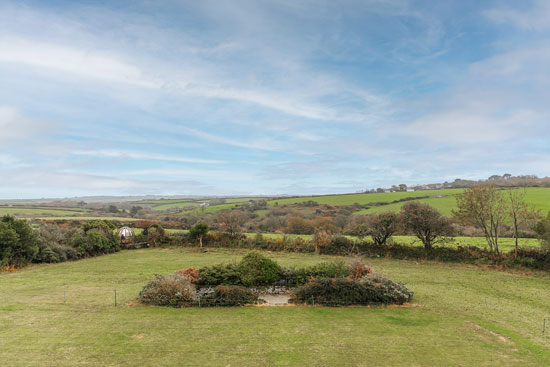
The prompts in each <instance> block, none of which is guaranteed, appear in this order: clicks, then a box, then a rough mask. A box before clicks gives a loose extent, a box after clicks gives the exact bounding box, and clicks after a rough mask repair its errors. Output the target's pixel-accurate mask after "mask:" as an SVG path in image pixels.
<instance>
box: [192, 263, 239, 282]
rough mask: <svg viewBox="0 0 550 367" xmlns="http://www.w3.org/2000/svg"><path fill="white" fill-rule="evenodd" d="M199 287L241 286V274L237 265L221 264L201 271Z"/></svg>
mask: <svg viewBox="0 0 550 367" xmlns="http://www.w3.org/2000/svg"><path fill="white" fill-rule="evenodd" d="M197 285H198V286H199V287H215V286H217V285H241V274H240V272H239V269H238V268H237V265H236V264H227V265H225V264H219V265H214V266H207V267H204V268H201V269H200V275H199V280H198V282H197Z"/></svg>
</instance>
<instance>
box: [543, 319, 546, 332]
mask: <svg viewBox="0 0 550 367" xmlns="http://www.w3.org/2000/svg"><path fill="white" fill-rule="evenodd" d="M545 330H546V317H545V318H544V320H542V335H544V331H545Z"/></svg>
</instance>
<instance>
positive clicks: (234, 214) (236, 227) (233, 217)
mask: <svg viewBox="0 0 550 367" xmlns="http://www.w3.org/2000/svg"><path fill="white" fill-rule="evenodd" d="M244 222H245V217H244V216H243V215H242V213H241V212H240V211H237V210H232V211H223V212H220V213H219V214H218V223H219V228H220V231H222V232H227V233H229V236H230V237H231V238H233V239H237V238H239V237H240V235H241V233H242V231H243V228H242V226H243V225H244Z"/></svg>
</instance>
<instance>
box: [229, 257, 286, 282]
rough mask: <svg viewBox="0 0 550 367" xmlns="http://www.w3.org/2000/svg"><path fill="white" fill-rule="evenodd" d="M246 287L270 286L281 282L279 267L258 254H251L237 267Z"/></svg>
mask: <svg viewBox="0 0 550 367" xmlns="http://www.w3.org/2000/svg"><path fill="white" fill-rule="evenodd" d="M237 269H238V271H239V273H240V276H241V282H242V284H243V285H244V286H247V287H251V286H263V285H270V284H273V283H275V282H277V281H278V280H279V265H277V263H276V262H275V261H273V260H271V259H269V258H267V257H265V256H263V255H261V254H259V253H257V252H251V253H249V254H248V255H246V256H245V257H243V259H242V260H241V262H240V263H239V265H238V267H237Z"/></svg>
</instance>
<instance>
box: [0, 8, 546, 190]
mask: <svg viewBox="0 0 550 367" xmlns="http://www.w3.org/2000/svg"><path fill="white" fill-rule="evenodd" d="M548 65H550V1H547V0H535V1H521V2H520V1H515V0H510V1H502V0H498V1H490V0H488V1H478V0H471V1H469V0H456V1H431V0H427V1H412V0H411V1H407V0H349V1H332V0H326V1H324V0H233V1H226V0H201V1H191V0H189V1H184V0H180V1H175V0H174V1H170V0H165V1H114V0H113V1H104V2H103V1H91V0H89V1H74V0H67V1H64V0H59V1H45V0H38V1H26V0H18V1H9V0H8V1H6V0H0V198H32V197H69V196H77V195H141V194H160V195H169V194H201V195H202V194H211V195H221V194H230V195H235V194H276V193H280V194H283V193H284V194H311V193H340V192H355V191H358V190H364V189H366V188H373V187H378V186H388V185H392V184H399V183H407V184H415V183H429V182H441V181H445V180H454V179H455V178H457V177H460V178H485V177H488V176H489V175H491V174H495V173H498V174H503V173H505V172H509V173H512V174H537V175H540V176H546V175H550V120H549V116H550V88H549V86H550V67H549V66H548Z"/></svg>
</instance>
